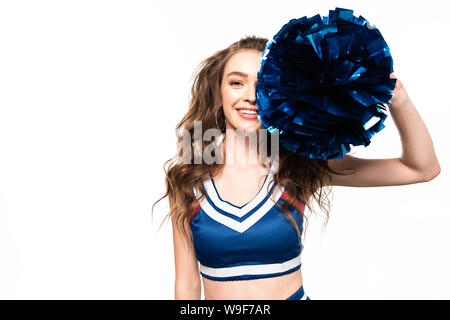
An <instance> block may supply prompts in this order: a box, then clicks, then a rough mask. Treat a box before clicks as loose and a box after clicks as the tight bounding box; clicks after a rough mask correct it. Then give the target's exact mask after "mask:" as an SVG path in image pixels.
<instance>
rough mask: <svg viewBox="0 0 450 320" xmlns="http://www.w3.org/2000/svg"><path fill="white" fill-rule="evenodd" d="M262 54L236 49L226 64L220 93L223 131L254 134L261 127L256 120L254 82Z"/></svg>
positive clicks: (256, 79)
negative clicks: (223, 119)
mask: <svg viewBox="0 0 450 320" xmlns="http://www.w3.org/2000/svg"><path fill="white" fill-rule="evenodd" d="M261 55H262V52H260V51H256V50H250V49H245V50H244V49H243V50H239V51H238V52H237V53H235V54H234V55H233V56H232V57H231V58H230V59H229V60H228V61H227V63H226V65H225V70H224V73H223V78H222V85H221V92H222V102H223V111H224V114H225V119H226V124H227V125H226V128H227V129H242V130H244V131H254V130H258V129H260V128H262V125H261V122H260V121H259V120H258V118H257V114H256V110H258V107H257V106H256V83H257V81H258V78H257V74H258V71H259V68H260V65H261Z"/></svg>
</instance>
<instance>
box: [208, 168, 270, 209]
mask: <svg viewBox="0 0 450 320" xmlns="http://www.w3.org/2000/svg"><path fill="white" fill-rule="evenodd" d="M272 169H273V163H272V162H271V163H270V165H269V168H268V170H267V172H266V176H265V179H264V183H263V184H262V186H261V187H260V189H259V191H258V193H257V194H256V195H255V196H254V197H253V198H252V199H251V200H250V201H248V202H247V203H245V204H244V205H242V206H237V205H235V204H233V203H231V202H230V201H227V200H224V199H222V197H221V196H220V194H219V192H218V190H217V188H216V185H215V183H214V179H213V178H212V176H211V175H210V177H209V179H208V180H206V181H205V182H204V186H205V189H206V193H207V194H208V197H209V198H210V200H211V201H212V203H213V204H214V205H215V206H217V207H218V208H220V209H222V210H224V211H227V212H230V213H233V212H234V213H237V212H239V215H242V214H245V213H247V212H249V211H251V210H253V209H254V208H255V207H256V206H258V205H259V204H260V203H261V202H262V201H263V200H264V199H265V198H266V196H267V193H266V192H265V191H266V189H267V186H268V184H269V183H270V182H271V180H272V179H271V178H272V176H273V172H272Z"/></svg>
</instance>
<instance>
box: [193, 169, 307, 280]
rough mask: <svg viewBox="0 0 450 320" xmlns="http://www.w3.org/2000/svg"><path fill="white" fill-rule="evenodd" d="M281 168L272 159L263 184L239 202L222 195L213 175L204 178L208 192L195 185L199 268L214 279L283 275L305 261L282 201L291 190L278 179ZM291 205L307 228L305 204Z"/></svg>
mask: <svg viewBox="0 0 450 320" xmlns="http://www.w3.org/2000/svg"><path fill="white" fill-rule="evenodd" d="M276 170H277V168H276V167H275V165H274V164H273V162H272V163H271V164H270V167H269V170H268V172H267V174H266V177H265V180H264V184H263V186H262V187H261V188H260V190H259V192H258V194H257V195H256V196H255V197H254V198H253V199H252V200H251V201H250V202H248V203H247V204H245V205H243V206H236V205H233V204H232V203H230V202H228V201H225V200H223V199H221V197H220V195H219V193H218V192H217V188H216V186H215V184H214V180H213V179H212V177H211V176H210V177H208V178H207V179H205V180H204V181H203V185H202V187H203V191H204V194H205V197H200V193H199V192H198V191H197V190H195V188H194V193H195V196H196V199H197V201H198V202H197V205H196V207H195V209H194V210H193V212H192V214H191V216H190V226H191V230H192V235H193V241H194V248H195V254H196V257H197V260H198V262H199V267H200V268H199V269H200V274H201V275H202V276H203V277H205V278H208V279H211V280H219V281H229V280H249V279H258V278H269V277H275V276H281V275H284V274H288V273H291V272H294V271H296V270H298V269H300V267H301V259H300V253H301V251H302V248H303V245H302V243H301V240H300V239H299V237H298V235H297V231H296V230H295V228H294V227H293V226H292V224H291V223H290V222H289V221H288V220H287V218H286V217H285V216H284V214H283V212H282V211H281V209H279V208H278V207H277V205H276V204H275V203H278V204H280V205H282V204H283V202H284V201H285V200H286V199H287V191H285V188H284V187H283V186H280V185H278V184H276V183H275V182H274V180H273V175H274V173H275V172H276ZM296 204H297V205H298V207H299V208H300V209H301V211H302V212H299V211H298V210H297V209H296V208H295V207H294V206H293V205H291V206H290V207H289V210H290V211H291V212H292V214H293V218H294V220H295V222H296V224H297V226H298V228H299V230H300V232H302V231H303V213H304V208H305V204H304V202H303V201H301V200H300V199H296Z"/></svg>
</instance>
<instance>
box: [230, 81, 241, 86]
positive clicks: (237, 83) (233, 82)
mask: <svg viewBox="0 0 450 320" xmlns="http://www.w3.org/2000/svg"><path fill="white" fill-rule="evenodd" d="M230 84H231V85H232V86H234V85H240V84H241V83H240V82H237V81H232V82H230Z"/></svg>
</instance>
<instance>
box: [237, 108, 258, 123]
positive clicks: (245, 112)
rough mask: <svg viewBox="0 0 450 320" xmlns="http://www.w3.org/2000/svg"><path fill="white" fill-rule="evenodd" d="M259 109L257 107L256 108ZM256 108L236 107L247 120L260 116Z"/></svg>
mask: <svg viewBox="0 0 450 320" xmlns="http://www.w3.org/2000/svg"><path fill="white" fill-rule="evenodd" d="M256 110H257V109H256ZM256 110H249V109H236V111H237V113H238V114H239V116H240V117H241V118H243V119H246V120H254V119H257V118H258V113H257V112H256Z"/></svg>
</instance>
